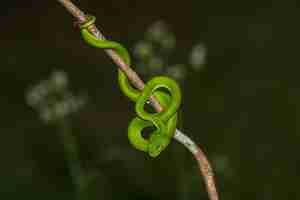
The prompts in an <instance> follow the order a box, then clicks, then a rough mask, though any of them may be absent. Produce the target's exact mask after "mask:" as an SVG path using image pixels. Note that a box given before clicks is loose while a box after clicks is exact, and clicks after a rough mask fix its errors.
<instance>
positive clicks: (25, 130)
mask: <svg viewBox="0 0 300 200" xmlns="http://www.w3.org/2000/svg"><path fill="white" fill-rule="evenodd" d="M74 3H76V4H77V5H78V6H80V8H82V9H83V10H84V11H86V12H89V13H90V14H94V15H96V17H97V26H98V27H99V28H100V29H101V30H102V32H103V33H104V34H105V35H106V36H107V37H108V38H112V39H114V40H117V41H122V43H124V44H125V45H126V46H128V47H131V46H132V45H133V44H134V42H136V41H138V40H139V39H141V38H142V37H143V33H144V31H145V29H146V28H147V26H148V25H149V24H151V23H152V22H154V21H156V20H159V19H163V20H165V21H166V22H167V23H168V24H169V25H170V27H171V28H172V31H173V32H174V33H175V34H176V37H177V48H178V50H177V51H178V52H179V53H178V54H179V55H186V54H187V50H189V49H190V48H191V47H192V46H193V44H195V43H196V42H198V41H201V42H203V43H204V44H205V45H206V46H207V49H208V56H207V65H206V66H205V68H204V70H202V71H201V72H194V73H189V74H188V76H187V77H186V81H185V84H184V86H183V87H182V88H183V91H184V103H183V109H184V113H183V115H184V117H183V119H184V121H183V131H184V132H185V133H187V134H188V135H189V136H191V137H192V138H193V139H194V140H195V141H196V142H197V143H198V144H200V145H201V146H202V148H203V149H204V151H205V152H206V153H207V155H208V157H209V158H211V159H213V158H214V157H215V156H223V157H226V159H227V160H228V163H229V166H230V173H231V175H230V176H227V175H226V170H225V172H224V173H223V172H222V173H221V172H218V171H217V172H216V175H217V185H218V189H219V191H220V199H224V200H226V199H228V200H229V199H243V200H247V199H249V200H253V199H257V200H269V199H272V200H277V199H278V200H279V199H280V200H282V199H289V200H292V199H299V198H300V193H299V192H298V191H299V189H298V187H299V186H298V184H299V176H298V174H299V172H298V170H299V169H298V168H299V167H300V166H299V165H300V159H299V138H300V135H299V134H300V133H299V128H300V127H299V125H298V123H297V122H298V120H299V114H300V81H299V72H300V70H299V57H300V56H299V55H298V54H299V35H300V34H299V32H300V31H299V19H300V12H299V6H300V3H299V1H296V0H294V1H292V0H287V1H279V0H273V1H271V0H270V1H267V0H252V1H237V0H228V1H199V0H186V1H171V0H165V1H153V0H152V1H134V0H130V1H100V0H98V1H96V0H86V1H74ZM0 22H1V31H0V34H1V35H0V38H1V39H0V47H1V48H0V58H1V59H0V60H1V64H0V65H1V67H0V75H1V79H0V80H1V84H0V87H1V98H0V106H1V109H0V110H1V125H0V133H1V138H0V155H1V156H0V158H1V164H0V177H1V178H0V196H1V197H0V198H1V199H21V198H31V199H54V198H55V199H74V196H73V192H74V189H73V186H72V182H71V179H70V176H69V172H68V168H67V165H66V163H65V160H64V155H63V148H62V145H61V142H60V139H59V133H58V132H57V129H56V127H55V126H53V125H45V124H43V123H42V122H41V121H40V120H39V118H38V115H37V113H36V112H35V111H34V110H33V109H32V108H30V107H29V106H28V105H26V103H25V100H24V94H25V91H26V89H28V88H29V87H30V86H33V85H34V84H36V83H38V82H39V81H40V80H42V79H47V78H48V76H49V74H50V73H51V72H52V71H54V70H57V69H60V70H64V71H65V72H67V73H68V75H69V78H70V81H71V85H72V90H73V91H74V93H82V92H83V93H85V94H87V95H88V96H89V104H88V105H87V106H86V107H85V108H84V109H83V110H81V112H80V113H77V114H76V115H75V116H74V117H73V118H72V122H73V123H72V124H73V130H74V134H75V135H76V136H77V138H78V140H79V144H80V156H81V159H82V163H83V166H84V167H85V168H86V169H87V170H88V169H94V170H96V172H97V173H98V175H99V177H98V178H97V181H96V183H95V184H94V185H93V187H91V188H90V190H91V192H90V194H93V195H91V197H89V198H87V199H103V200H109V199H180V200H181V199H184V198H185V197H187V199H207V194H206V192H205V190H204V185H203V183H202V178H201V177H199V176H198V175H199V173H198V171H197V168H196V163H195V161H193V160H192V157H191V155H190V154H189V153H188V152H187V151H186V150H185V149H184V148H183V147H182V146H181V145H178V144H176V142H174V143H172V145H171V146H172V147H171V148H169V149H168V150H167V151H166V152H164V153H163V154H162V155H161V157H159V158H158V159H156V160H151V159H149V158H148V157H147V156H146V155H145V154H143V153H140V152H138V151H135V150H134V149H132V147H131V146H130V145H129V144H128V141H127V136H126V128H127V125H128V122H129V121H130V119H131V118H132V117H133V116H134V113H133V109H132V108H133V107H132V103H129V101H128V100H127V99H126V98H125V97H124V96H123V95H122V94H121V92H120V91H119V89H118V86H117V82H116V69H117V68H116V66H115V65H113V63H112V62H111V60H110V59H109V57H108V56H106V55H105V54H104V53H103V52H102V51H101V50H95V49H92V48H88V47H87V46H86V45H85V44H84V43H83V41H82V40H81V39H80V37H79V31H78V29H76V28H74V26H73V24H72V23H73V18H72V17H71V16H70V15H69V13H67V12H66V10H65V9H64V8H63V7H62V6H61V5H60V4H59V3H58V2H56V1H55V0H51V1H13V0H11V1H3V2H1V7H0ZM178 59H180V58H178ZM184 59H185V58H184V57H183V56H182V60H184ZM129 105H130V106H129ZM214 167H215V168H218V166H215V165H214ZM183 188H184V189H183Z"/></svg>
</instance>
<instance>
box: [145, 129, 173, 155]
mask: <svg viewBox="0 0 300 200" xmlns="http://www.w3.org/2000/svg"><path fill="white" fill-rule="evenodd" d="M170 140H171V139H170V138H169V137H168V136H167V135H165V134H158V133H153V134H152V135H151V137H150V139H149V146H148V153H149V155H150V156H151V157H157V156H158V155H159V154H160V153H161V152H162V151H163V150H164V149H165V148H166V147H167V146H168V144H169V143H170Z"/></svg>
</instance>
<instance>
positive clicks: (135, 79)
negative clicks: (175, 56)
mask: <svg viewBox="0 0 300 200" xmlns="http://www.w3.org/2000/svg"><path fill="white" fill-rule="evenodd" d="M57 1H58V2H60V3H61V4H62V5H63V6H64V7H65V8H66V9H67V10H68V11H69V12H70V13H71V14H72V15H73V16H74V17H75V18H76V19H77V20H78V23H80V24H82V23H84V22H86V21H87V16H86V15H85V14H84V13H83V12H82V11H81V10H80V9H79V8H77V7H76V6H75V5H74V4H73V3H72V2H71V1H70V0H57ZM89 31H90V32H91V33H93V34H94V35H95V36H96V37H98V38H99V39H102V40H105V37H104V35H103V34H102V33H101V32H100V31H99V30H98V29H97V27H96V26H94V25H92V26H90V27H89ZM105 52H106V53H107V54H108V55H109V56H110V57H111V58H112V60H113V61H114V63H115V64H116V65H117V66H118V67H119V68H120V69H121V70H122V71H123V72H124V73H125V74H126V75H127V77H128V79H129V80H130V81H131V83H132V84H133V85H134V86H135V87H136V88H138V89H139V90H143V89H144V86H145V84H144V82H143V81H142V79H140V77H139V76H138V75H137V73H136V72H135V71H133V70H132V68H130V66H128V65H126V64H125V63H124V61H123V60H122V58H121V57H120V56H119V55H118V54H117V53H116V52H115V51H113V50H111V49H106V50H105ZM150 103H151V105H152V106H153V107H154V108H155V110H156V111H157V112H160V111H162V107H161V106H160V104H159V102H158V101H157V100H156V99H155V98H154V97H151V98H150ZM174 139H175V140H177V141H178V142H180V143H181V144H183V145H184V146H185V147H186V148H187V149H188V150H189V151H190V152H191V153H192V154H193V155H194V158H195V159H196V160H197V162H198V165H199V169H200V172H201V174H202V175H203V177H204V181H205V184H206V188H207V192H208V196H209V198H210V200H218V199H219V197H218V193H217V190H216V186H215V181H214V176H213V172H212V168H211V165H210V163H209V161H208V159H207V158H206V156H205V154H204V153H203V151H202V150H201V149H200V148H199V147H198V146H197V145H196V144H195V143H194V142H193V141H192V140H191V139H190V138H189V137H187V136H186V135H185V134H183V133H182V132H181V131H180V130H178V129H176V132H175V135H174Z"/></svg>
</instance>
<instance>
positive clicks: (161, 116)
mask: <svg viewBox="0 0 300 200" xmlns="http://www.w3.org/2000/svg"><path fill="white" fill-rule="evenodd" d="M95 19H96V18H95V17H93V16H89V17H88V20H87V22H86V23H84V24H82V25H81V26H80V28H81V36H82V38H83V40H84V41H85V42H86V43H87V44H89V45H90V46H92V47H96V48H102V49H113V50H114V51H115V52H116V53H117V54H118V55H119V56H120V57H121V58H122V59H123V61H124V63H125V64H127V65H128V66H130V56H129V53H128V51H127V50H126V49H125V48H124V47H123V46H122V45H121V44H119V43H117V42H114V41H109V40H101V39H98V38H97V37H95V36H94V35H92V34H91V33H90V32H89V30H88V28H89V27H90V26H91V25H93V24H94V22H95ZM118 82H119V86H120V88H121V91H122V92H123V93H124V94H125V95H126V96H127V97H128V98H129V99H131V100H132V101H134V102H136V104H135V112H136V114H137V117H135V118H134V119H133V120H132V121H131V122H130V124H129V126H128V139H129V141H130V143H131V144H132V145H133V146H134V147H135V148H136V149H138V150H140V151H144V152H148V154H149V155H150V156H151V157H156V156H158V155H159V154H160V153H161V152H162V151H163V150H164V149H165V148H166V147H167V146H168V144H169V143H170V141H171V139H172V137H173V135H174V133H175V129H176V124H177V110H178V109H179V106H180V103H181V92H180V88H179V86H178V84H177V83H176V82H175V81H174V80H172V79H170V78H168V77H164V76H157V77H154V78H152V79H151V80H150V81H148V82H147V83H146V84H145V87H144V89H143V91H142V92H140V91H139V90H137V89H135V88H133V87H132V86H131V85H130V83H129V80H128V78H127V76H126V74H125V73H124V72H123V71H122V70H120V69H118ZM162 88H163V89H164V90H162ZM166 91H167V92H166ZM151 96H154V97H155V98H156V99H157V100H158V101H159V103H160V105H161V106H162V108H163V111H162V112H158V113H151V112H147V111H146V110H145V105H146V104H147V103H148V102H149V98H150V97H151ZM153 126H154V127H155V131H153V132H152V133H151V134H150V137H149V139H146V138H144V137H143V135H142V131H143V129H144V128H146V127H153Z"/></svg>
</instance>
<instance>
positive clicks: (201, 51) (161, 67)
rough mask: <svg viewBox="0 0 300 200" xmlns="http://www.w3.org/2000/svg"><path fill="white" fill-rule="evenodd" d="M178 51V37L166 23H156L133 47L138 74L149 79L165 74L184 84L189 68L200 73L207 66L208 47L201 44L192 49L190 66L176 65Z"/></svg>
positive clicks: (189, 60)
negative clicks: (175, 52) (176, 52)
mask: <svg viewBox="0 0 300 200" xmlns="http://www.w3.org/2000/svg"><path fill="white" fill-rule="evenodd" d="M174 51H176V37H175V35H174V33H172V32H171V31H170V30H169V28H168V25H167V24H166V23H165V22H164V21H157V22H154V23H153V24H152V25H150V27H149V28H148V30H147V31H146V33H145V36H144V38H143V39H142V40H140V41H139V42H137V43H136V44H135V45H134V47H133V55H134V60H135V61H136V64H135V66H136V67H137V71H138V73H141V74H142V75H144V76H147V78H149V77H152V76H156V75H157V74H165V75H167V76H170V77H171V78H174V79H175V80H177V81H180V82H183V81H184V78H185V77H186V73H187V67H191V69H192V70H195V71H199V70H201V69H202V68H203V67H204V65H205V59H206V47H205V45H204V44H202V43H199V44H196V45H194V46H193V47H192V50H191V51H190V55H189V58H188V64H182V63H181V64H178V63H177V64H176V63H175V64H174V63H171V62H177V60H178V58H174V54H173V53H174ZM172 56H173V58H174V59H172Z"/></svg>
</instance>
